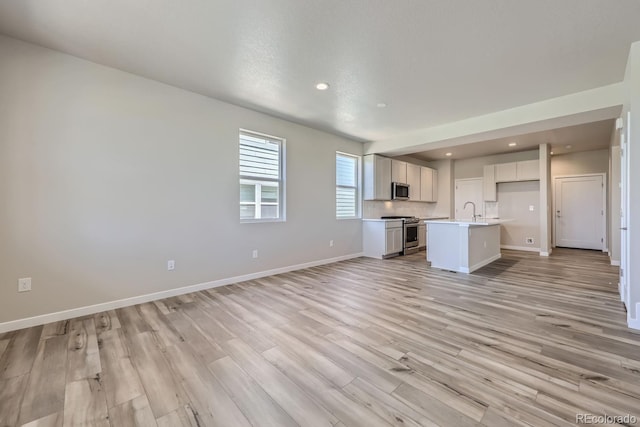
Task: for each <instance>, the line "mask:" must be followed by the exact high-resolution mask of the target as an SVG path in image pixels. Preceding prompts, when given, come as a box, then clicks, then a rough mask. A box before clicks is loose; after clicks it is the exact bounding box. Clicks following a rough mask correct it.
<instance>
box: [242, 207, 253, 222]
mask: <svg viewBox="0 0 640 427" xmlns="http://www.w3.org/2000/svg"><path fill="white" fill-rule="evenodd" d="M255 217H256V206H255V205H240V219H254V218H255Z"/></svg>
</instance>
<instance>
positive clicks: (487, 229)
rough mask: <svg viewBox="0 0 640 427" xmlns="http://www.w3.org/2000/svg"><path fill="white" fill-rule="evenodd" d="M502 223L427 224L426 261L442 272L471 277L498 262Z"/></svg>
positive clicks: (478, 221)
mask: <svg viewBox="0 0 640 427" xmlns="http://www.w3.org/2000/svg"><path fill="white" fill-rule="evenodd" d="M508 221H510V220H505V219H486V218H480V219H477V220H476V221H472V220H453V219H445V220H429V221H425V223H426V224H427V261H430V262H431V266H432V267H434V268H439V269H442V270H450V271H457V272H460V273H471V272H472V271H475V270H477V269H479V268H480V267H483V266H485V265H487V264H489V263H491V262H493V261H495V260H497V259H499V258H500V256H501V254H500V224H503V223H505V222H508Z"/></svg>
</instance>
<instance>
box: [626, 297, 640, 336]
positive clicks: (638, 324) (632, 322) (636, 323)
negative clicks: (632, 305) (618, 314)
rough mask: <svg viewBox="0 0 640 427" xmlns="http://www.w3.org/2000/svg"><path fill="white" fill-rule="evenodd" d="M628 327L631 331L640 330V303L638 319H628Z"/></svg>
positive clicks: (639, 304)
mask: <svg viewBox="0 0 640 427" xmlns="http://www.w3.org/2000/svg"><path fill="white" fill-rule="evenodd" d="M627 326H629V327H630V328H631V329H637V330H640V302H638V303H636V318H635V319H632V318H631V317H628V318H627Z"/></svg>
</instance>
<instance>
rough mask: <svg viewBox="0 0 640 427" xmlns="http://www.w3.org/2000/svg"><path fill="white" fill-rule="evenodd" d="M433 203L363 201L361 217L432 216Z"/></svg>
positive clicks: (434, 205)
mask: <svg viewBox="0 0 640 427" xmlns="http://www.w3.org/2000/svg"><path fill="white" fill-rule="evenodd" d="M435 209H436V204H435V203H420V202H408V201H402V200H394V201H365V202H364V204H363V216H362V217H363V218H380V217H381V216H389V215H402V216H415V217H418V218H426V217H430V216H434V211H435Z"/></svg>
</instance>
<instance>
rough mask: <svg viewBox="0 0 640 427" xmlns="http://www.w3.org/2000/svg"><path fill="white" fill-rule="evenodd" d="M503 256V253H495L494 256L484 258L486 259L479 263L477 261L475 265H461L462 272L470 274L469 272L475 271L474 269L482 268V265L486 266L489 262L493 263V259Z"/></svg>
mask: <svg viewBox="0 0 640 427" xmlns="http://www.w3.org/2000/svg"><path fill="white" fill-rule="evenodd" d="M501 257H502V255H501V254H497V255H494V256H492V257H491V258H487V259H484V260H482V261H480V262H479V263H477V264H473V265H472V266H470V267H469V268H466V267H460V271H461V272H462V273H467V274H468V273H471V272H474V271H476V270H477V269H479V268H481V267H484V266H485V265H487V264H491V263H492V262H493V261H495V260H497V259H500V258H501Z"/></svg>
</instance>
